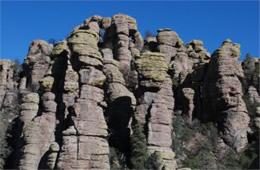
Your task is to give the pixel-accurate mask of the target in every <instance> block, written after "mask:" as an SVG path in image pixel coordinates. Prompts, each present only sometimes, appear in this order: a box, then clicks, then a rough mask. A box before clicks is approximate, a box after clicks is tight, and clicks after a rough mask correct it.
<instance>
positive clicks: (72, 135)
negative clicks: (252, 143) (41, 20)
mask: <svg viewBox="0 0 260 170" xmlns="http://www.w3.org/2000/svg"><path fill="white" fill-rule="evenodd" d="M239 48H240V47H239V45H238V44H234V43H232V42H231V41H230V40H226V41H224V42H223V44H222V46H221V47H220V48H219V49H217V50H216V51H215V52H214V53H213V55H212V56H210V54H209V53H208V52H207V50H206V49H205V48H204V47H203V42H202V41H201V40H192V41H190V42H188V43H187V44H184V43H183V41H182V40H181V38H180V37H179V36H178V34H177V33H176V32H174V31H172V30H171V29H169V28H166V29H159V30H158V34H157V35H156V36H154V37H148V38H147V39H146V40H143V38H142V35H141V33H140V32H138V29H137V22H136V20H135V19H134V18H132V17H130V16H128V15H124V14H116V15H114V16H113V17H112V18H109V17H105V18H103V17H101V16H98V15H95V16H92V17H90V18H88V19H86V20H85V21H84V22H83V23H82V24H81V25H79V26H77V27H75V28H74V29H73V30H72V32H71V33H70V35H69V36H68V37H67V38H66V39H65V40H62V41H60V42H58V43H57V44H55V45H54V47H53V45H50V44H48V43H47V42H45V41H43V40H35V41H33V42H32V43H31V45H30V48H29V51H28V55H27V57H26V58H25V60H24V63H23V71H22V72H21V74H20V77H19V76H18V72H19V68H17V65H15V64H14V63H12V62H10V61H9V60H0V79H1V81H0V114H1V116H5V115H4V114H2V113H5V114H6V113H8V114H12V113H13V112H14V111H15V110H17V112H19V118H17V120H15V123H17V122H18V123H17V125H16V126H15V128H14V129H13V130H14V131H19V132H17V133H16V134H15V135H16V136H15V139H16V142H15V144H13V145H15V146H14V148H13V149H14V152H13V154H12V156H10V158H9V163H8V166H6V167H7V168H12V169H17V168H18V169H28V170H29V169H30V170H36V169H110V168H112V166H111V167H110V163H111V160H110V158H111V156H114V155H112V154H115V153H114V152H118V153H119V154H120V158H118V162H119V163H121V162H124V161H125V167H126V166H131V165H128V160H131V158H130V157H131V154H132V153H131V147H130V146H131V144H130V141H131V140H130V138H131V133H133V131H132V129H131V128H132V127H131V126H132V125H131V124H132V119H134V120H135V119H137V121H138V122H140V123H141V125H142V128H143V132H144V134H145V137H146V138H145V142H146V144H144V145H147V148H148V152H149V154H148V155H150V156H151V157H150V158H151V159H156V157H158V160H153V161H154V162H160V163H161V164H160V168H159V169H169V170H174V169H177V168H178V167H177V163H176V160H175V153H174V151H173V150H172V148H173V146H172V145H174V142H173V141H174V140H175V139H174V137H176V138H177V135H179V134H173V125H172V123H173V122H172V119H173V118H174V119H175V118H176V119H177V117H178V118H179V117H182V118H181V119H182V121H181V122H177V123H176V122H174V127H178V126H179V127H180V126H187V128H185V129H184V128H183V129H184V130H186V131H185V132H183V133H184V134H185V135H186V133H187V134H189V132H190V131H192V130H190V131H189V128H193V127H194V128H198V127H196V123H197V124H198V125H197V126H200V122H201V123H202V124H203V123H205V122H206V123H209V122H214V124H212V126H208V127H210V128H211V129H214V127H215V124H217V125H218V130H219V134H220V135H221V138H219V137H218V136H217V137H216V138H214V139H217V140H218V144H217V147H216V148H218V149H219V148H220V149H219V150H221V148H222V149H223V148H224V150H225V151H226V150H227V149H228V148H229V147H232V148H233V149H235V150H236V151H237V152H241V151H243V149H244V148H245V147H246V145H247V131H248V124H249V117H248V115H247V109H246V106H245V103H244V101H243V99H242V96H243V92H242V86H241V83H240V80H241V79H243V77H244V73H245V75H246V76H248V77H247V78H246V79H244V80H245V81H243V85H245V86H244V87H248V88H246V92H248V95H249V98H250V101H251V102H254V103H259V95H258V94H259V89H258V87H259V59H249V58H247V59H246V60H245V61H244V62H242V64H240V63H239V62H238V61H237V59H238V57H239V56H240V50H239ZM241 66H242V67H241ZM242 68H243V69H244V73H243V70H242ZM17 69H18V71H17ZM17 77H18V78H17ZM20 98H21V99H20ZM17 108H19V109H17ZM258 110H259V108H258V109H257V116H256V117H255V118H254V126H255V127H257V128H259V113H258ZM177 113H180V115H177ZM181 114H182V115H181ZM13 115H15V113H14V114H13ZM185 118H186V121H183V120H184V119H185ZM13 119H14V116H12V117H11V118H10V120H9V119H8V121H14V120H13ZM194 119H196V121H194ZM4 120H5V119H4ZM6 122H7V121H5V124H6ZM175 123H176V126H175ZM0 126H2V124H0ZM5 126H6V125H5ZM3 128H5V127H3ZM0 129H1V128H0ZM6 129H7V128H5V130H6ZM15 129H18V130H15ZM211 129H209V130H211ZM177 131H178V130H177ZM194 131H195V130H194ZM143 132H140V133H143ZM174 133H175V132H174ZM200 133H201V134H200ZM214 133H215V135H218V134H217V130H215V131H214ZM142 135H143V134H142ZM2 136H3V135H2V134H1V137H2ZM179 136H180V137H181V135H179ZM179 136H178V137H179ZM194 136H195V137H194V138H197V139H199V138H200V137H202V138H203V139H204V138H205V139H206V138H207V135H204V136H203V133H202V132H199V133H196V134H195V135H194ZM196 136H197V137H196ZM213 137H214V136H213ZM187 138H188V137H187ZM185 139H186V138H185ZM197 139H193V140H191V142H190V143H189V142H187V143H188V144H189V146H187V148H188V149H190V148H192V147H195V146H198V144H199V143H200V141H203V140H197ZM178 140H179V139H178ZM192 141H195V142H197V143H196V144H194V142H192ZM145 142H144V143H145ZM226 144H227V145H226ZM142 145H143V144H142ZM181 145H183V146H184V145H185V142H183V143H181ZM110 147H113V148H110ZM145 147H146V146H145ZM195 149H196V148H195ZM195 149H194V150H195ZM197 150H199V149H197ZM197 150H196V151H197ZM110 151H113V152H112V153H110ZM225 151H223V152H222V153H223V154H224V153H225ZM118 153H116V154H118ZM176 153H177V151H176ZM194 153H195V152H194ZM218 153H220V152H216V153H215V152H214V153H213V152H212V153H210V155H211V157H213V156H212V155H213V154H218ZM144 155H147V154H144ZM117 156H118V155H117ZM153 156H154V157H153ZM182 156H183V155H181V156H180V157H182ZM185 156H187V155H185ZM185 156H183V158H182V159H185ZM216 157H217V156H216ZM150 158H149V159H150ZM5 159H6V158H5ZM147 159H148V158H147ZM10 160H12V161H13V162H12V161H10ZM137 160H138V159H137ZM142 161H143V160H142ZM10 162H12V163H10ZM131 163H132V162H131ZM0 165H1V164H0ZM142 166H143V167H144V165H142ZM181 166H182V164H180V167H181ZM122 167H123V166H122ZM0 168H1V166H0Z"/></svg>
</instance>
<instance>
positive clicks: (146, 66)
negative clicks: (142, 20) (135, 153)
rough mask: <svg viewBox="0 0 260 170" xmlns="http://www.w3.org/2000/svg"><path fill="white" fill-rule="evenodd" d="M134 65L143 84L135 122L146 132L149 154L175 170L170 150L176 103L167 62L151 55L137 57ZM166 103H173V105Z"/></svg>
mask: <svg viewBox="0 0 260 170" xmlns="http://www.w3.org/2000/svg"><path fill="white" fill-rule="evenodd" d="M135 65H136V69H137V72H138V77H139V80H140V81H139V88H140V89H139V90H140V92H139V94H138V98H137V107H136V118H137V120H138V121H139V122H141V123H142V124H143V125H144V128H145V130H146V133H147V144H148V151H149V152H150V153H154V152H158V153H160V154H161V158H162V161H163V164H164V165H163V166H164V167H165V168H166V169H176V167H177V165H176V162H175V160H174V157H175V154H174V152H173V151H172V150H171V149H170V147H171V145H172V140H171V130H172V126H171V124H172V121H171V120H172V111H173V107H174V105H173V101H174V99H173V93H172V90H170V89H171V87H172V83H171V80H170V79H169V76H168V75H167V70H168V67H167V61H166V59H165V56H164V55H163V54H160V53H151V52H150V53H143V54H141V55H137V56H136V57H135ZM169 91H171V92H170V93H168V92H169ZM167 99H170V100H169V101H172V103H170V105H169V104H167V103H168V102H167ZM161 139H163V140H161Z"/></svg>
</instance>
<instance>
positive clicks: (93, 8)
mask: <svg viewBox="0 0 260 170" xmlns="http://www.w3.org/2000/svg"><path fill="white" fill-rule="evenodd" d="M0 3H1V4H0V5H1V9H0V11H1V25H0V28H1V35H0V38H1V41H0V58H1V59H4V58H9V59H11V60H13V59H15V58H19V60H20V61H23V59H24V57H26V55H27V51H28V47H29V45H30V43H31V41H32V40H35V39H43V40H48V39H50V38H54V39H57V40H61V39H64V38H65V37H66V36H67V35H68V34H69V33H70V31H71V30H72V29H73V28H74V27H75V26H77V25H79V24H81V23H82V22H83V21H84V19H86V18H88V17H90V16H92V15H95V14H98V15H101V16H103V17H112V16H113V15H114V14H116V13H125V14H128V15H130V16H132V17H134V18H136V20H137V24H138V29H139V31H140V32H141V33H142V34H143V35H144V33H145V31H146V30H149V31H151V32H152V33H154V34H156V32H157V29H159V28H171V29H172V30H174V31H176V32H177V33H178V34H179V36H180V37H181V38H182V40H183V41H184V43H187V42H189V41H190V40H192V39H200V40H202V41H203V42H204V47H205V48H206V49H208V51H209V52H210V53H212V52H213V51H214V50H215V49H217V48H218V47H219V46H220V45H221V43H222V42H223V41H224V40H225V39H227V38H229V39H231V40H232V41H233V42H236V43H240V44H241V52H242V57H244V56H245V55H246V53H248V52H249V53H251V55H252V56H255V57H257V56H259V1H66V0H65V1H41V2H39V1H5V0H4V1H3V0H0Z"/></svg>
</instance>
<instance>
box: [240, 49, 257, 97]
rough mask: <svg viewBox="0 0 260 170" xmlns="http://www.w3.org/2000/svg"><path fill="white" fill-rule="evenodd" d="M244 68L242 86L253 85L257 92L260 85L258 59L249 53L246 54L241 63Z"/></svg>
mask: <svg viewBox="0 0 260 170" xmlns="http://www.w3.org/2000/svg"><path fill="white" fill-rule="evenodd" d="M241 65H242V68H243V70H244V74H245V77H244V79H243V81H242V82H243V86H244V87H245V88H248V87H249V86H254V87H255V88H256V89H257V90H258V93H259V92H260V91H259V87H260V84H259V82H260V59H259V58H253V57H251V56H250V54H247V56H246V59H245V60H244V61H242V63H241Z"/></svg>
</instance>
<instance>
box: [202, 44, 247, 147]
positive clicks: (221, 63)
mask: <svg viewBox="0 0 260 170" xmlns="http://www.w3.org/2000/svg"><path fill="white" fill-rule="evenodd" d="M239 48H240V46H239V45H238V44H234V43H232V42H231V41H230V40H226V41H224V42H223V44H222V46H221V47H220V48H219V49H217V50H216V51H215V52H214V53H213V55H212V59H211V60H210V63H209V66H208V68H209V69H208V71H207V73H206V77H205V79H204V92H203V100H204V103H205V104H204V109H205V110H204V112H208V113H212V114H211V115H208V116H211V117H214V118H213V119H215V120H216V121H217V123H218V126H219V127H220V129H221V132H222V134H223V139H224V141H225V142H226V143H227V144H228V145H229V146H232V147H233V148H234V149H236V150H237V151H241V150H242V149H243V148H244V147H245V146H246V144H247V128H248V124H249V117H248V115H247V109H246V106H245V103H244V101H243V100H242V95H243V93H242V85H241V82H240V81H239V78H242V77H243V76H244V74H243V70H242V68H241V65H240V64H239V62H238V61H237V59H238V58H239V57H240V49H239Z"/></svg>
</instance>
